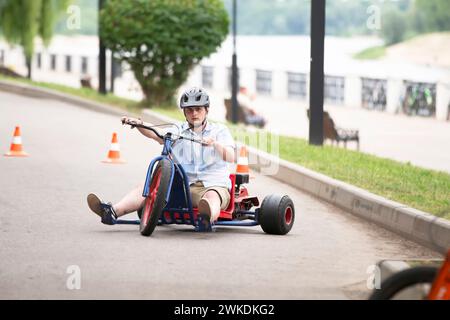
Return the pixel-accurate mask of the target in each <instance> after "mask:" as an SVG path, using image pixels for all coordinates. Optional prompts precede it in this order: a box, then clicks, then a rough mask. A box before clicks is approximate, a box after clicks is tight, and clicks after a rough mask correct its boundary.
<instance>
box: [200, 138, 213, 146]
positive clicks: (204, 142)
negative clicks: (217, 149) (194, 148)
mask: <svg viewBox="0 0 450 320" xmlns="http://www.w3.org/2000/svg"><path fill="white" fill-rule="evenodd" d="M215 143H216V140H215V139H213V138H205V139H203V140H202V145H204V146H208V147H213V146H214V144H215Z"/></svg>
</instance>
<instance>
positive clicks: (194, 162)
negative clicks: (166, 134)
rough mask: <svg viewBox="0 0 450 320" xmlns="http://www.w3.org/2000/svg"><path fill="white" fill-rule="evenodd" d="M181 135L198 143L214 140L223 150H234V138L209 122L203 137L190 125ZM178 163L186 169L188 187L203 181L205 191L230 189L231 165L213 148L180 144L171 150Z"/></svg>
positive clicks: (225, 129)
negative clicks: (202, 140)
mask: <svg viewBox="0 0 450 320" xmlns="http://www.w3.org/2000/svg"><path fill="white" fill-rule="evenodd" d="M179 127H180V134H181V135H182V136H187V137H191V138H195V139H206V138H213V139H214V140H216V141H218V142H219V143H221V144H222V145H223V146H229V147H232V148H233V149H234V148H235V143H234V140H233V137H232V136H231V133H230V131H229V130H228V128H227V127H226V126H225V125H223V124H218V123H211V122H209V121H208V122H207V123H206V126H205V128H204V129H203V131H202V132H201V133H195V132H193V131H192V130H191V129H190V128H189V124H188V123H187V122H184V123H182V124H181V125H180V126H179ZM172 155H173V158H174V160H175V162H176V163H179V164H181V165H182V166H183V169H184V170H185V171H186V174H187V176H188V178H189V183H190V184H192V183H195V182H197V181H202V182H203V185H204V186H205V187H212V186H219V187H226V188H229V189H230V188H231V181H230V168H229V165H230V164H229V163H227V162H226V161H225V160H223V159H222V157H221V155H220V154H219V152H217V151H216V149H215V148H214V147H213V146H204V145H201V144H200V143H196V142H192V141H189V140H177V141H176V142H175V143H174V144H173V146H172Z"/></svg>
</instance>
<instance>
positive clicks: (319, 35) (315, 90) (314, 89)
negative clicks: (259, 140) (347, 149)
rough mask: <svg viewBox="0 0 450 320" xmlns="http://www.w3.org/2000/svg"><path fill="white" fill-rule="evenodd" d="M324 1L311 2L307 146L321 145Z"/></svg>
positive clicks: (314, 0) (313, 0)
mask: <svg viewBox="0 0 450 320" xmlns="http://www.w3.org/2000/svg"><path fill="white" fill-rule="evenodd" d="M325 5H326V0H312V1H311V68H310V70H311V71H310V87H309V89H310V90H309V92H310V94H309V110H310V117H309V144H312V145H319V146H321V145H323V95H324V94H323V91H324V67H323V64H324V50H325V48H324V46H325V44H324V43H325Z"/></svg>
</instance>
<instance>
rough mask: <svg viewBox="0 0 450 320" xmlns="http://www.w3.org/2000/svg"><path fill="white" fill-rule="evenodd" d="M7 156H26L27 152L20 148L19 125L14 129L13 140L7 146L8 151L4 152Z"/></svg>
mask: <svg viewBox="0 0 450 320" xmlns="http://www.w3.org/2000/svg"><path fill="white" fill-rule="evenodd" d="M5 156H7V157H28V153H26V152H25V151H23V149H22V137H21V136H20V127H19V126H17V127H16V129H15V130H14V137H13V142H12V143H11V147H10V148H9V152H7V153H5Z"/></svg>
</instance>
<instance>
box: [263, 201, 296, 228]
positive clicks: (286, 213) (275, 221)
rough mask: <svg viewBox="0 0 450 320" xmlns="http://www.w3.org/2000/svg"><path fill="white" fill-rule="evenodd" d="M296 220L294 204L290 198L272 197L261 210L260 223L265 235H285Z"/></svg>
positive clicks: (264, 202)
mask: <svg viewBox="0 0 450 320" xmlns="http://www.w3.org/2000/svg"><path fill="white" fill-rule="evenodd" d="M294 220H295V209H294V203H293V202H292V200H291V198H289V196H287V195H285V196H279V195H274V194H272V195H270V196H267V197H265V198H264V200H263V202H262V204H261V207H260V208H259V223H260V224H261V228H262V229H263V231H264V232H265V233H269V234H278V235H285V234H287V233H288V232H289V231H291V229H292V226H293V225H294Z"/></svg>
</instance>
